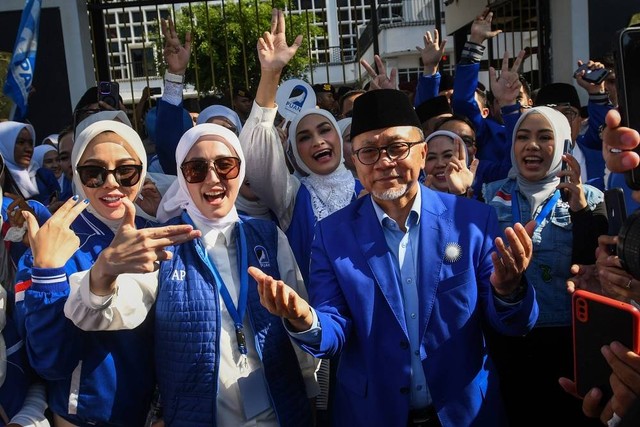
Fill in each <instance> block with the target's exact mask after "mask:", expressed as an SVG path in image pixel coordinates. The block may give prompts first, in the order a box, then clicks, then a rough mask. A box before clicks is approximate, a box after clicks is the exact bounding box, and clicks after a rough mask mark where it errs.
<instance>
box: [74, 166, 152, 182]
mask: <svg viewBox="0 0 640 427" xmlns="http://www.w3.org/2000/svg"><path fill="white" fill-rule="evenodd" d="M76 170H77V171H78V175H79V176H80V181H81V182H82V185H84V186H85V187H89V188H98V187H102V186H103V185H104V182H105V181H106V180H107V176H108V175H110V174H111V175H113V177H114V178H115V179H116V182H117V183H118V185H120V186H122V187H133V186H134V185H136V184H137V183H138V181H140V175H141V174H142V165H121V166H118V167H117V168H115V169H111V170H109V169H107V168H103V167H102V166H95V165H86V166H78V167H76Z"/></svg>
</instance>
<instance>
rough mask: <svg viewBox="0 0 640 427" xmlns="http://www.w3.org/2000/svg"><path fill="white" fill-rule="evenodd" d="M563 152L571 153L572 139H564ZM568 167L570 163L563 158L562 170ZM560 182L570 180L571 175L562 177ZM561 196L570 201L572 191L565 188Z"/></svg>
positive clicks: (564, 200) (563, 199) (565, 200)
mask: <svg viewBox="0 0 640 427" xmlns="http://www.w3.org/2000/svg"><path fill="white" fill-rule="evenodd" d="M562 154H571V140H570V139H565V140H564V148H563V149H562ZM567 169H569V165H568V164H567V162H565V161H564V160H562V170H563V171H566V170H567ZM560 182H569V177H568V176H562V177H560ZM560 196H561V197H562V201H563V202H568V201H569V197H571V193H570V192H569V190H566V189H563V190H562V191H561V192H560Z"/></svg>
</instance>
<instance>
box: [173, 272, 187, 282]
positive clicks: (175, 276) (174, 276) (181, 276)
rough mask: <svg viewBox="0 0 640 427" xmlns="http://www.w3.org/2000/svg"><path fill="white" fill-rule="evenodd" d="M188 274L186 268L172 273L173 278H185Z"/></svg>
mask: <svg viewBox="0 0 640 427" xmlns="http://www.w3.org/2000/svg"><path fill="white" fill-rule="evenodd" d="M186 275H187V272H186V271H185V270H173V273H171V280H184V277H185V276H186Z"/></svg>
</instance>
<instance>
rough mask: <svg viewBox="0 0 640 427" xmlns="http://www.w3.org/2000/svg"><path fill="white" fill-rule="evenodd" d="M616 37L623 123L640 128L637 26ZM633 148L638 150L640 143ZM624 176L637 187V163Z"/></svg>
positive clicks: (639, 173) (639, 171) (639, 185)
mask: <svg viewBox="0 0 640 427" xmlns="http://www.w3.org/2000/svg"><path fill="white" fill-rule="evenodd" d="M615 40H616V43H615V48H614V51H613V54H614V59H615V63H616V84H617V91H618V111H619V112H620V116H621V117H622V126H626V127H630V128H633V129H635V130H637V131H640V73H639V72H638V70H640V27H629V28H624V29H622V30H620V31H618V32H617V33H616V39H615ZM635 151H636V152H638V153H640V147H637V148H636V149H635ZM625 180H626V182H627V185H628V186H629V188H631V189H632V190H640V166H639V167H637V168H635V169H633V170H631V171H627V172H625Z"/></svg>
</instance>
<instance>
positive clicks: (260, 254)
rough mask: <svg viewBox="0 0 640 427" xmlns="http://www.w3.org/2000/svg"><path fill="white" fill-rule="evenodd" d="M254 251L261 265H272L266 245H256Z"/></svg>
mask: <svg viewBox="0 0 640 427" xmlns="http://www.w3.org/2000/svg"><path fill="white" fill-rule="evenodd" d="M253 252H254V253H255V254H256V258H258V262H259V263H260V267H263V268H264V267H271V261H270V260H269V254H268V253H267V250H266V249H265V248H264V246H260V245H258V246H256V247H255V248H253Z"/></svg>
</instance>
